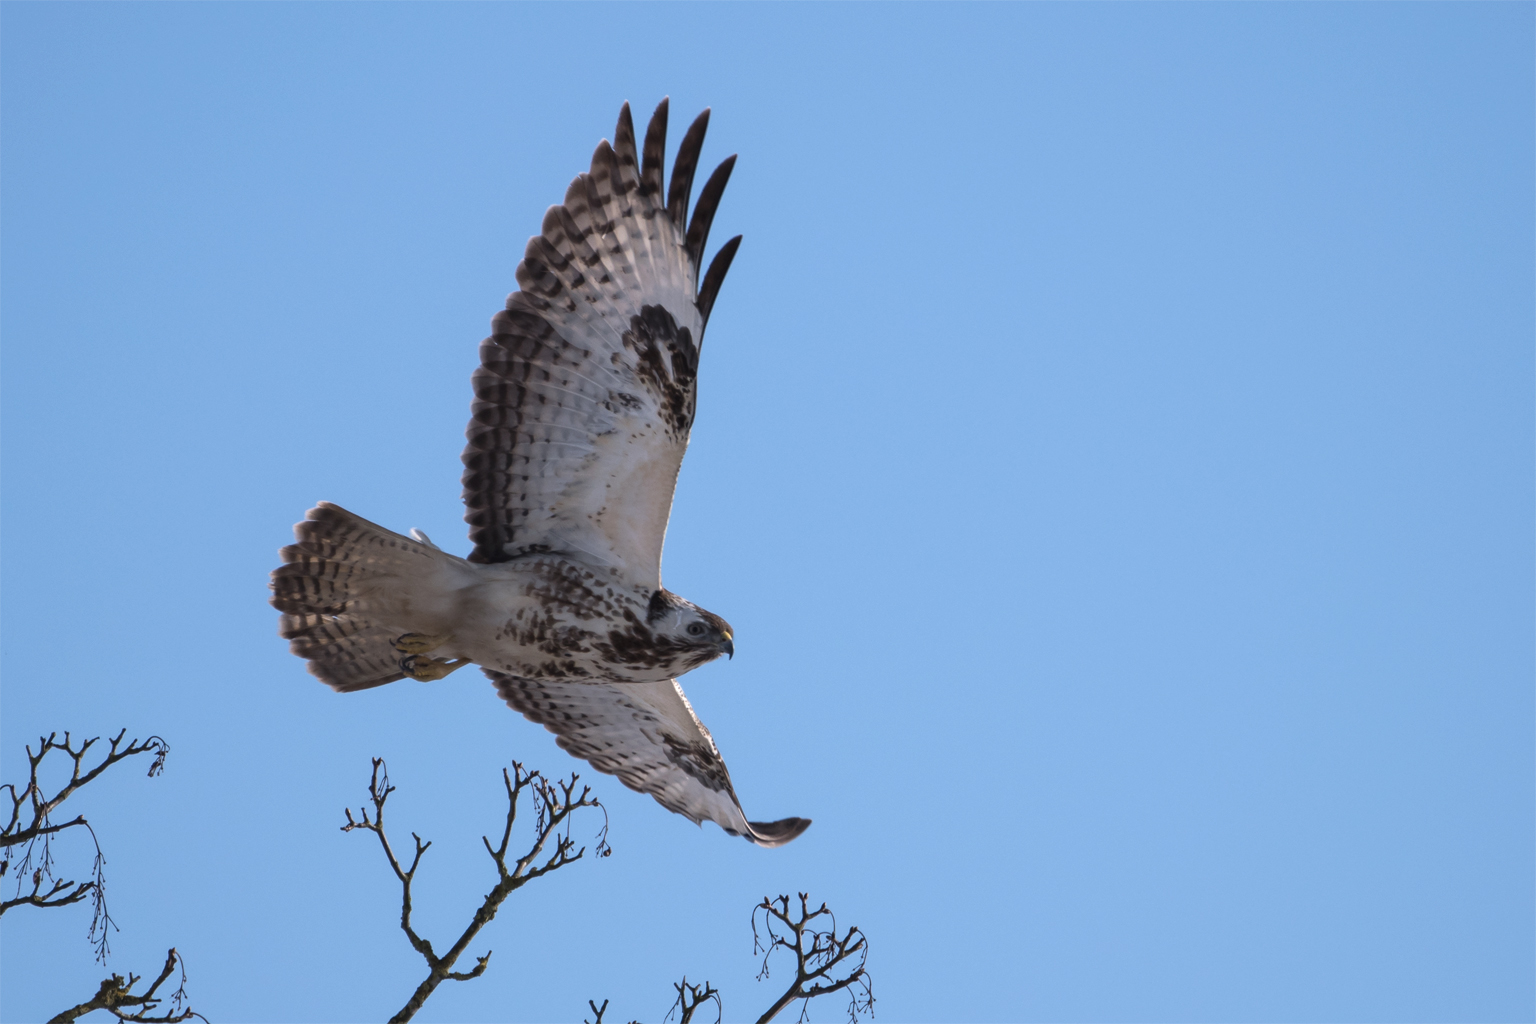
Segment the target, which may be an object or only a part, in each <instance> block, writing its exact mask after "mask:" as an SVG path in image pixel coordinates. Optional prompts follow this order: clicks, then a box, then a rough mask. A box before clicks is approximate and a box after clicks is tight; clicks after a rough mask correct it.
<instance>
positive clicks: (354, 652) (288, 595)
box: [272, 501, 452, 692]
mask: <svg viewBox="0 0 1536 1024" xmlns="http://www.w3.org/2000/svg"><path fill="white" fill-rule="evenodd" d="M293 532H294V537H295V539H296V540H295V543H293V544H290V545H288V546H287V547H285V548H283V549H282V551H281V552H280V553H281V555H282V558H283V563H284V564H283V565H282V566H280V567H279V568H278V569H277V570H276V571H274V572H273V573H272V605H273V607H275V608H276V609H277V610H278V611H280V612H282V613H283V617H282V619H281V620H280V622H279V623H278V633H279V634H280V635H281V636H282V637H283V638H284V639H285V640H288V641H290V643H289V650H291V651H292V652H293V653H294V654H297V655H298V656H299V657H301V658H304V659H306V660H308V662H309V671H310V672H311V673H312V674H313V675H315V676H317V677H318V678H319V679H320V680H321V681H322V682H324V683H326V684H327V685H328V686H330V687H331V688H332V689H335V690H340V691H343V692H347V691H351V690H366V689H368V688H369V687H372V686H382V685H384V684H385V683H392V682H394V681H395V680H396V679H402V678H404V673H402V672H401V671H400V664H399V662H400V654H399V652H398V651H396V650H395V648H394V646H393V644H392V643H391V641H393V640H394V638H395V637H396V636H397V635H398V634H399V632H400V629H399V628H398V626H397V625H394V624H392V623H390V622H389V621H388V619H389V618H392V616H390V615H389V610H390V607H391V606H392V605H394V604H395V603H396V602H395V601H394V600H392V598H393V597H395V596H396V595H398V593H399V592H400V590H401V584H402V581H405V580H410V579H413V578H419V577H421V576H423V575H425V574H427V573H429V572H430V571H431V570H432V568H433V566H434V565H435V564H436V563H437V562H439V561H441V560H442V559H444V558H451V557H452V556H449V555H445V554H444V553H443V552H441V551H438V550H437V549H436V548H434V547H431V546H430V545H428V544H422V543H420V542H418V541H414V540H412V539H410V538H409V537H402V536H401V535H400V534H398V533H395V532H393V531H391V530H386V529H385V528H384V527H382V526H379V525H377V524H375V523H370V522H369V521H368V520H366V519H364V518H362V517H361V516H356V515H353V514H352V513H351V512H348V511H347V510H346V509H344V508H342V507H340V506H339V505H332V504H331V503H330V502H326V501H322V502H321V503H320V504H319V505H316V506H315V507H314V508H312V509H310V510H309V512H307V513H306V514H305V516H304V521H303V522H301V523H299V524H297V525H296V526H294V528H293Z"/></svg>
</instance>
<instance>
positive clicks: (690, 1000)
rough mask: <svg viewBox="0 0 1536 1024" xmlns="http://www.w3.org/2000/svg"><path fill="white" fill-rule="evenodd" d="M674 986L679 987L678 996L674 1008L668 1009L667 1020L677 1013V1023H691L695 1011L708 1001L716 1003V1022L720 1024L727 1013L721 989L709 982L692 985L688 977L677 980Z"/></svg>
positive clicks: (673, 1003) (674, 1001)
mask: <svg viewBox="0 0 1536 1024" xmlns="http://www.w3.org/2000/svg"><path fill="white" fill-rule="evenodd" d="M672 987H673V988H675V989H677V998H676V999H675V1000H673V1002H672V1009H670V1010H668V1011H667V1016H666V1018H665V1019H666V1020H671V1019H672V1014H673V1013H677V1014H678V1018H677V1024H690V1022H691V1021H692V1020H693V1015H694V1013H695V1012H696V1011H697V1010H698V1008H699V1007H700V1006H701V1005H702V1004H704V1003H708V1002H713V1003H714V1004H715V1024H720V1020H721V1018H722V1017H723V1016H724V1015H725V1005H724V1004H723V1003H721V1002H720V991H719V990H718V989H716V988H715V987H714V986H713V985H711V984H710V983H709V982H707V981H706V982H705V983H704V984H702V985H690V984H688V979H687V978H684V979H683V980H682V981H675V982H673V983H672Z"/></svg>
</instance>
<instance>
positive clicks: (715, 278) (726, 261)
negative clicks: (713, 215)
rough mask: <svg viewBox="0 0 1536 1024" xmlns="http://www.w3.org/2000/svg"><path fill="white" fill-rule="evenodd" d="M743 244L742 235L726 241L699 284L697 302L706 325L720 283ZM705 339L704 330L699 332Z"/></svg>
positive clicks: (701, 337) (706, 325) (707, 324)
mask: <svg viewBox="0 0 1536 1024" xmlns="http://www.w3.org/2000/svg"><path fill="white" fill-rule="evenodd" d="M740 245H741V236H740V235H737V236H736V237H735V238H733V239H731V240H730V241H729V242H726V243H725V244H724V245H722V246H721V247H720V251H719V252H717V253H715V258H714V259H713V260H711V261H710V263H709V272H708V273H706V274H705V275H704V283H703V284H702V285H700V286H699V298H698V302H697V303H695V304H696V305H697V306H698V307H699V316H700V317H701V318H703V320H704V326H705V327H708V326H709V311H710V310H712V309H714V308H715V296H716V295H717V294H718V293H719V291H720V285H721V284H722V283H723V282H724V281H725V274H726V271H728V270H730V269H731V260H733V259H735V258H736V248H737V247H738V246H740ZM699 338H700V340H701V341H702V340H703V331H702V330H701V331H700V333H699Z"/></svg>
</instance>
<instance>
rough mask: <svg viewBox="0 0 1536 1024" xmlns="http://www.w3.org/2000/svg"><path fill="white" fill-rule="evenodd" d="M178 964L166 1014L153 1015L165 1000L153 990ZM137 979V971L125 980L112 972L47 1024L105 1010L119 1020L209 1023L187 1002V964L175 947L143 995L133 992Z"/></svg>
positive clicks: (156, 1023) (65, 1023) (61, 1023)
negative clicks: (178, 979)
mask: <svg viewBox="0 0 1536 1024" xmlns="http://www.w3.org/2000/svg"><path fill="white" fill-rule="evenodd" d="M178 966H179V967H180V968H181V984H180V985H179V986H177V988H176V991H175V992H173V993H171V997H170V1000H171V1005H170V1006H169V1007H168V1008H167V1009H166V1012H165V1013H162V1014H160V1015H159V1016H153V1015H152V1014H153V1012H154V1010H155V1007H157V1006H158V1005H159V1004H160V1003H161V1002H163V1001H164V1000H162V999H161V998H160V997H159V996H156V995H155V993H156V992H158V991H160V986H161V985H164V984H165V982H166V979H167V978H169V977H170V976H171V972H172V971H174V970H176V968H177V967H178ZM140 980H142V979H140V977H139V976H138V975H137V974H130V975H128V977H127V978H126V979H124V978H123V976H122V975H121V974H114V975H112V977H110V978H108V979H106V980H105V981H103V982H102V983H101V988H99V989H97V990H96V994H95V995H94V996H92V997H91V998H90V999H88V1000H87V1001H85V1002H83V1003H81V1004H80V1005H78V1006H72V1007H70V1008H69V1009H67V1010H65V1011H64V1012H63V1013H60V1014H59V1015H58V1016H56V1017H53V1018H52V1019H50V1020H49V1021H48V1024H70V1022H71V1021H74V1020H76V1019H77V1018H79V1017H83V1016H85V1015H86V1014H87V1013H91V1012H92V1011H94V1010H106V1011H107V1012H108V1013H110V1014H112V1016H114V1017H116V1018H117V1019H118V1020H120V1021H133V1022H135V1024H179V1022H181V1021H184V1020H190V1019H191V1018H193V1017H196V1018H197V1019H198V1020H200V1021H202V1022H203V1024H208V1018H207V1017H204V1016H203V1015H202V1014H200V1013H198V1012H197V1011H195V1010H193V1009H192V1007H190V1006H188V1005H187V966H186V962H185V961H184V960H182V957H181V954H180V953H178V952H176V950H175V948H174V947H173V948H172V949H171V950H170V952H168V953H166V954H165V966H164V967H163V968H161V970H160V976H159V977H158V978H156V979H155V981H154V984H152V985H150V986H149V989H148V990H147V991H146V992H144V993H143V994H142V995H134V994H133V987H134V986H135V985H137V984H138V983H139V982H140ZM132 1007H138V1009H136V1010H135V1009H132Z"/></svg>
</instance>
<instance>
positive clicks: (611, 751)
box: [486, 671, 811, 846]
mask: <svg viewBox="0 0 1536 1024" xmlns="http://www.w3.org/2000/svg"><path fill="white" fill-rule="evenodd" d="M486 675H488V676H490V677H491V681H492V682H494V683H495V684H496V692H497V693H499V694H501V698H502V699H503V700H505V701H506V702H507V703H508V704H509V705H510V706H511V707H512V708H514V709H515V710H517V711H520V712H522V713H523V715H524V716H526V717H527V718H528V719H529V720H530V721H533V722H537V723H539V724H540V725H542V726H544V727H545V728H546V729H548V730H549V731H550V732H552V733H554V734H555V735H556V737H558V739H556V741H555V742H557V743H558V744H559V745H560V747H561V748H562V749H564V750H566V751H568V752H569V753H571V754H573V755H575V756H576V757H579V758H582V759H584V760H586V761H590V762H591V763H592V767H594V768H596V769H597V770H598V771H601V772H607V773H608V774H610V775H617V776H618V777H619V781H621V782H623V783H624V785H626V786H628V787H629V788H630V789H633V790H636V791H638V792H641V793H649V794H650V795H651V796H653V797H655V798H656V802H657V803H659V804H661V806H663V807H665V808H667V810H669V811H675V812H677V813H678V814H681V815H683V816H685V817H687V818H689V819H690V820H692V821H693V822H694V823H695V824H697V823H699V822H702V821H703V820H704V819H705V818H708V819H709V820H711V821H713V822H714V823H715V824H717V825H719V826H720V827H721V828H722V829H724V830H725V831H727V832H729V833H730V834H731V835H736V836H744V837H746V839H747V840H748V841H750V842H753V843H756V844H757V845H758V846H783V845H784V844H785V843H787V842H789V841H790V840H791V839H794V838H795V837H796V836H798V835H799V834H800V833H802V832H804V831H805V830H806V829H807V828H809V827H810V824H811V823H810V820H809V819H806V818H784V819H782V820H780V821H770V822H761V821H748V820H747V817H746V814H745V813H743V812H742V809H741V802H740V801H738V800H737V799H736V791H735V789H734V788H733V787H732V786H731V775H730V773H729V772H728V771H726V769H725V762H724V761H723V760H721V758H720V751H719V750H718V749H717V748H716V747H715V741H714V739H713V738H712V737H711V736H710V735H709V730H708V729H706V728H705V727H704V723H703V722H700V721H699V718H698V716H697V715H695V714H694V713H693V706H692V705H691V704H689V703H688V698H687V697H685V696H684V695H683V688H682V687H681V686H679V685H677V682H676V681H675V680H668V681H666V682H661V683H572V682H561V681H556V680H544V679H523V678H521V677H518V676H508V675H503V674H501V673H499V672H491V671H487V672H486Z"/></svg>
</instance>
